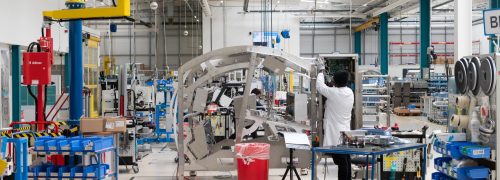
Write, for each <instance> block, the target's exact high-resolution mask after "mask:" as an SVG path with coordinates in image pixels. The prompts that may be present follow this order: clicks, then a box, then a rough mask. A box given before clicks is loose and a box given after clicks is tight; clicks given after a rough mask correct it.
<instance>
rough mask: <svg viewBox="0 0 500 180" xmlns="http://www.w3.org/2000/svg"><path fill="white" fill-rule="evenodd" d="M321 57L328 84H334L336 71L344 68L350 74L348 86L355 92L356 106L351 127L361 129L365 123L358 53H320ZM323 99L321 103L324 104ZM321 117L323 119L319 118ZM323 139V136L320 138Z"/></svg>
mask: <svg viewBox="0 0 500 180" xmlns="http://www.w3.org/2000/svg"><path fill="white" fill-rule="evenodd" d="M319 58H320V59H321V60H322V61H323V62H324V63H325V72H326V74H325V82H326V83H327V85H333V84H332V83H333V75H334V74H335V72H337V71H340V70H343V71H346V72H347V73H348V75H349V77H348V83H347V87H349V88H351V89H352V91H353V92H354V106H353V110H352V120H351V129H359V128H361V127H362V125H363V120H362V97H361V88H357V87H356V84H358V81H359V82H361V77H360V75H359V73H357V72H358V55H357V54H320V55H319ZM322 103H324V102H322V101H320V105H321V106H322ZM319 119H322V117H321V118H319ZM320 139H322V138H320Z"/></svg>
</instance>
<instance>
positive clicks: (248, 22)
mask: <svg viewBox="0 0 500 180" xmlns="http://www.w3.org/2000/svg"><path fill="white" fill-rule="evenodd" d="M240 4H241V5H242V4H243V2H241V3H240ZM241 5H240V6H229V7H225V10H223V9H224V8H223V7H219V6H212V8H211V10H212V18H211V19H210V18H208V17H205V16H203V46H204V48H203V52H204V53H206V52H210V51H212V50H216V49H220V48H224V47H230V46H240V45H252V44H253V43H252V35H249V33H250V32H255V31H261V14H260V13H245V14H244V13H241V12H242V11H243V8H242V7H241ZM259 8H260V7H259ZM249 9H256V7H251V6H250V7H249ZM224 11H225V13H224ZM224 16H225V25H224ZM299 26H300V23H299V18H297V17H295V16H294V15H291V14H289V13H275V14H273V26H272V31H277V32H281V30H283V29H284V28H288V29H289V30H290V39H288V40H285V39H283V38H282V39H281V40H282V41H281V44H280V49H282V50H283V51H285V52H289V53H291V54H293V55H296V56H299V55H300V48H301V44H300V29H299ZM211 28H212V29H211ZM270 29H271V28H269V29H268V31H269V30H270Z"/></svg>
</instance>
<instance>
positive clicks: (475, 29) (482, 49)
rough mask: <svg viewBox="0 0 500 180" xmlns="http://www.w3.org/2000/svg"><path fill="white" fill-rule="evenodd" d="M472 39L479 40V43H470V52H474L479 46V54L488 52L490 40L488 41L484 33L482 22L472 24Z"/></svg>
mask: <svg viewBox="0 0 500 180" xmlns="http://www.w3.org/2000/svg"><path fill="white" fill-rule="evenodd" d="M472 41H479V43H476V44H473V45H472V53H476V52H477V51H475V50H477V49H478V48H479V54H488V53H490V49H489V47H490V42H489V41H488V37H487V36H485V35H484V27H483V24H482V23H481V24H477V25H473V26H472Z"/></svg>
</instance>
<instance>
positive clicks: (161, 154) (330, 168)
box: [119, 116, 445, 180]
mask: <svg viewBox="0 0 500 180" xmlns="http://www.w3.org/2000/svg"><path fill="white" fill-rule="evenodd" d="M393 119H395V121H396V123H398V125H399V127H400V129H401V130H407V129H415V128H418V129H420V128H422V127H423V126H424V125H427V126H429V130H428V134H430V133H431V132H433V131H445V126H443V125H438V124H434V123H431V122H429V121H427V120H426V118H425V117H420V116H393ZM152 147H153V152H152V153H151V154H149V155H148V156H146V157H145V158H143V159H142V160H140V161H139V168H140V171H139V173H137V174H134V173H133V172H132V171H129V172H127V171H126V168H125V167H124V166H121V167H120V175H119V179H127V180H128V179H130V180H132V179H133V180H160V179H161V180H168V179H175V177H173V176H174V175H175V171H176V167H177V164H176V163H175V162H174V157H176V155H177V152H175V151H173V150H171V149H169V148H164V147H165V144H152ZM162 149H163V150H162ZM433 154H434V153H433ZM436 156H437V155H433V157H436ZM428 161H430V162H431V163H429V165H431V166H428V168H427V169H428V170H427V173H426V179H431V174H432V172H435V170H434V168H433V167H432V159H430V160H428ZM324 167H325V166H324V162H322V163H321V165H320V166H319V168H318V178H319V179H329V180H336V179H337V166H336V165H335V164H334V163H333V161H332V160H331V159H329V160H328V162H327V174H326V176H325V174H324V171H325V168H324ZM128 168H129V169H131V168H130V167H128ZM284 172H285V169H271V170H270V171H269V175H270V176H269V179H270V180H278V179H281V178H282V175H283V173H284ZM235 174H236V172H235V171H232V172H197V177H196V178H192V179H202V180H204V179H217V178H214V176H221V177H226V178H221V179H236V175H235ZM186 175H188V174H187V173H186ZM229 177H230V178H229ZM301 178H302V179H310V178H311V177H310V175H308V176H302V177H301Z"/></svg>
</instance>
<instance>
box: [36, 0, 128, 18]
mask: <svg viewBox="0 0 500 180" xmlns="http://www.w3.org/2000/svg"><path fill="white" fill-rule="evenodd" d="M116 1H117V4H116V7H102V8H83V9H63V10H55V11H44V12H43V16H44V17H46V18H50V19H52V20H62V21H64V20H74V19H110V18H124V17H129V16H130V0H116ZM75 2H76V3H78V2H81V3H84V1H83V0H68V1H67V3H75Z"/></svg>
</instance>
